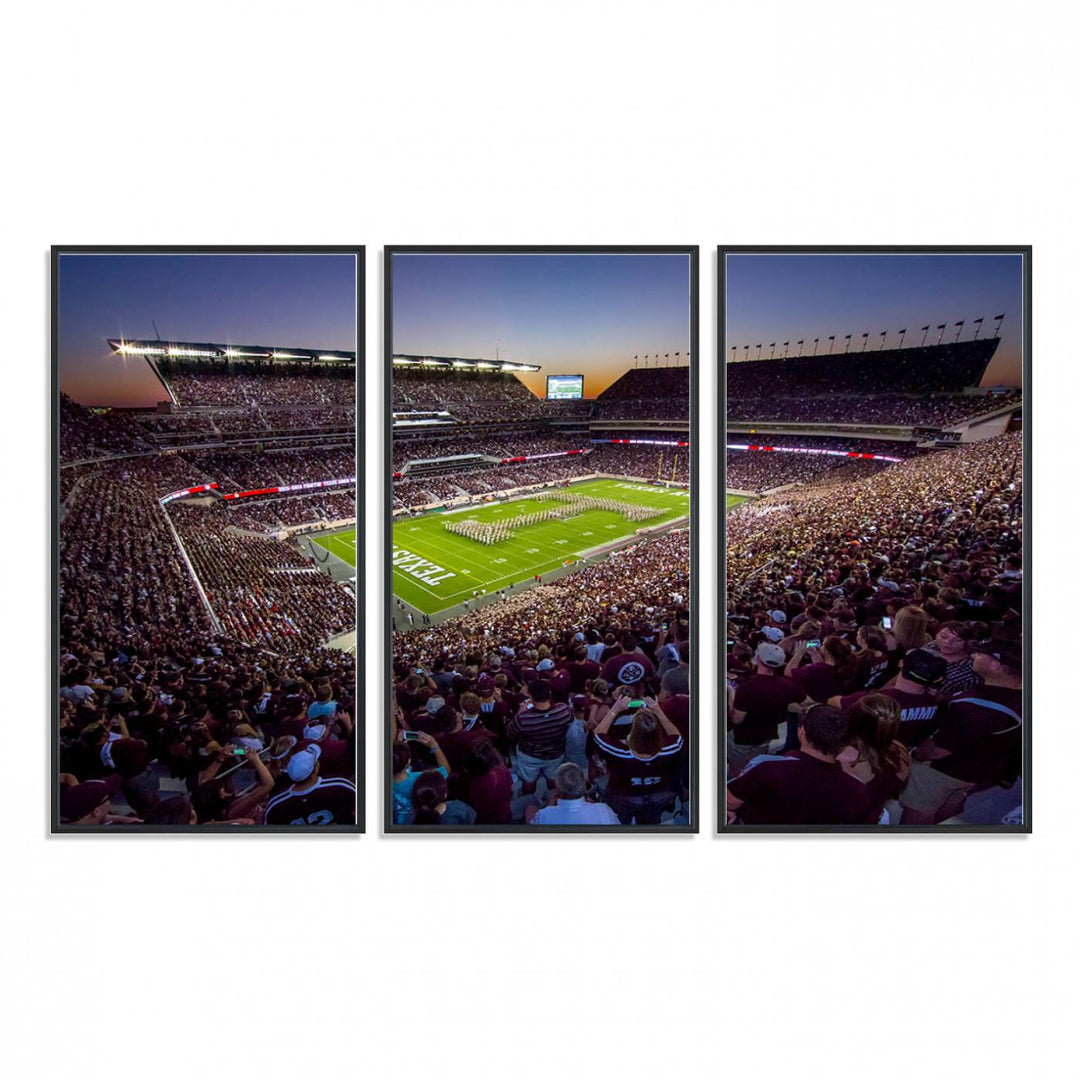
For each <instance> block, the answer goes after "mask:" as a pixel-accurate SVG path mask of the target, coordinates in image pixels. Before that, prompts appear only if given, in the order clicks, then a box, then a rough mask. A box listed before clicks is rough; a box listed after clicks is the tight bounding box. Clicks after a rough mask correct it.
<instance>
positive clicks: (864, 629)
mask: <svg viewBox="0 0 1080 1080" xmlns="http://www.w3.org/2000/svg"><path fill="white" fill-rule="evenodd" d="M855 643H856V645H857V646H858V648H857V649H856V650H855V664H856V667H857V669H858V671H857V674H856V676H855V685H856V686H857V687H858V688H859V689H860V690H873V689H875V688H876V687H878V686H880V685H881V683H882V682H884V681H885V678H886V673H887V672H888V670H889V655H888V653H887V651H886V650H887V648H888V644H889V639H888V638H887V637H886V635H885V631H884V630H882V628H881V627H880V626H860V627H859V630H858V633H857V634H856V635H855Z"/></svg>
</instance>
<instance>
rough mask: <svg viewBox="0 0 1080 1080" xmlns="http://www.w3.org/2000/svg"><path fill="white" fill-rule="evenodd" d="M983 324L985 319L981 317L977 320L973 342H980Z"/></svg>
mask: <svg viewBox="0 0 1080 1080" xmlns="http://www.w3.org/2000/svg"><path fill="white" fill-rule="evenodd" d="M982 322H983V317H982V316H981V315H980V316H979V317H978V318H977V319H976V320H975V336H974V337H973V338H972V339H971V340H972V341H978V340H979V331H980V330H981V329H982Z"/></svg>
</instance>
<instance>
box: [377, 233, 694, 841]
mask: <svg viewBox="0 0 1080 1080" xmlns="http://www.w3.org/2000/svg"><path fill="white" fill-rule="evenodd" d="M417 254H431V255H684V256H687V257H688V258H689V260H690V266H689V270H690V273H689V291H690V296H689V318H690V356H691V364H690V581H691V588H690V599H691V607H690V638H691V641H696V640H697V635H698V620H699V618H700V613H699V611H698V607H699V603H698V601H699V591H698V548H699V541H698V519H699V517H700V512H699V506H700V502H699V499H698V480H699V472H698V469H699V460H698V451H697V435H698V378H699V372H700V363H701V360H700V356H699V341H700V335H699V331H698V321H699V302H700V289H699V247H698V245H696V244H694V245H671V246H666V245H513V244H510V245H497V244H496V245H484V244H476V245H453V244H448V245H440V244H431V245H417V244H391V245H387V246H386V247H385V248H384V249H383V305H384V306H383V453H384V460H383V481H382V482H383V484H384V489H383V558H382V570H383V598H384V609H385V610H384V623H383V641H384V643H385V647H386V654H385V657H384V663H383V676H382V677H383V688H384V692H383V703H384V704H383V709H384V719H383V723H382V724H381V725H380V733H381V736H382V740H383V744H384V746H383V752H382V754H381V760H382V777H381V783H382V787H383V825H382V827H383V832H384V833H385V834H387V835H391V836H395V837H397V836H423V835H431V834H433V833H434V834H457V835H463V836H469V835H498V836H505V835H520V834H523V833H524V834H528V835H532V836H540V835H568V834H569V835H575V836H576V835H582V836H597V835H603V836H647V835H664V836H676V835H684V836H685V835H692V834H695V833H697V832H698V831H699V830H700V820H701V780H700V776H699V747H698V740H699V725H698V718H699V710H700V702H699V690H698V684H699V677H698V669H699V668H700V666H701V662H700V659H698V658H695V660H694V662H693V663H692V665H691V668H690V784H691V798H690V813H689V818H690V820H689V822H688V823H687V824H685V825H618V826H616V825H609V826H577V825H545V826H543V827H542V828H541V827H535V828H534V827H533V826H532V825H527V824H511V825H466V826H448V825H397V824H395V823H394V812H393V810H394V808H393V790H392V787H393V785H392V776H393V768H392V753H393V746H392V740H391V738H390V731H391V720H392V711H393V709H392V705H393V697H394V686H393V675H392V665H393V630H392V622H391V619H392V612H393V573H392V569H391V562H390V556H391V548H392V546H393V481H392V479H391V478H390V472H391V463H392V460H393V422H392V421H393V396H392V395H393V385H392V381H393V352H394V335H393V312H394V296H393V259H394V256H395V255H417Z"/></svg>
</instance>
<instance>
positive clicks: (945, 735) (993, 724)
mask: <svg viewBox="0 0 1080 1080" xmlns="http://www.w3.org/2000/svg"><path fill="white" fill-rule="evenodd" d="M972 664H973V668H974V671H975V673H976V674H977V675H979V677H980V678H981V679H982V680H983V683H982V684H981V685H979V686H975V687H972V688H970V689H968V690H965V691H963V692H961V693H959V694H956V695H955V696H953V697H952V698H950V699H949V701H948V702H947V703H946V705H945V708H944V710H943V715H942V717H941V724H940V726H939V727H938V729H937V731H935V732H934V734H933V736H932V737H930V738H928V739H926V740H925V741H924V742H923V743H922V744H921V745H920V746H919V748H918V749H917V750H916V751H915V753H914V754H913V757H914V761H913V762H912V767H911V775H910V776H909V777H908V782H907V784H906V785H905V786H904V790H903V791H902V792H901V793H900V802H901V805H902V806H903V807H904V814H903V817H902V818H901V820H902V821H903V823H904V824H905V825H907V824H911V825H929V824H935V823H936V822H939V821H944V820H945V819H946V818H948V817H952V816H953V815H955V814H957V813H959V812H960V811H961V810H962V809H963V806H964V802H965V801H966V799H967V796H968V795H969V794H970V793H971V792H972V791H974V790H976V789H977V788H981V787H989V786H991V785H993V784H1011V783H1013V782H1014V781H1015V779H1016V776H1017V775H1018V773H1019V769H1020V761H1021V754H1022V738H1021V737H1022V733H1023V710H1024V704H1023V702H1024V695H1023V685H1024V683H1023V665H1024V660H1023V646H1022V643H1021V642H1019V641H1014V640H1006V641H987V642H981V643H979V644H978V645H975V646H973V647H972Z"/></svg>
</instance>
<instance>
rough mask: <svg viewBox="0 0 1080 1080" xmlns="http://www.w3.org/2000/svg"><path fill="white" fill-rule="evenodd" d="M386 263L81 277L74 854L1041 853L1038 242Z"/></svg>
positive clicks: (122, 255) (213, 253) (89, 260)
mask: <svg viewBox="0 0 1080 1080" xmlns="http://www.w3.org/2000/svg"><path fill="white" fill-rule="evenodd" d="M383 258H384V266H383V273H382V277H381V280H380V282H379V290H378V292H379V300H380V302H381V303H382V304H383V310H382V328H381V329H382V337H381V341H382V355H381V356H375V355H372V354H371V353H370V351H366V350H365V335H366V333H368V332H372V335H373V336H372V337H371V338H370V340H376V339H378V334H377V333H374V331H375V330H376V329H377V328H376V327H372V326H371V325H370V324H369V323H368V322H367V321H366V320H365V305H364V296H365V266H364V264H365V250H364V249H363V248H360V247H351V248H350V247H335V248H327V247H312V248H165V247H163V248H146V249H142V248H108V247H105V248H76V247H58V248H55V249H54V251H53V280H52V308H53V409H54V412H53V432H52V435H53V455H54V458H53V465H54V468H53V480H54V492H53V494H54V552H53V581H52V600H53V615H54V625H53V634H54V636H53V653H54V655H53V685H52V686H51V687H50V690H49V696H50V699H51V701H52V704H53V713H52V732H51V735H52V745H53V759H52V777H51V806H52V826H53V830H54V831H57V832H75V833H110V834H114V835H118V834H123V833H125V832H127V833H134V832H148V831H149V832H162V833H181V832H183V833H191V832H198V831H206V832H215V831H217V832H230V833H234V834H242V833H245V832H246V833H252V832H255V833H258V832H274V831H282V832H296V831H297V830H304V829H311V828H314V829H316V830H317V831H321V832H362V831H364V827H365V819H364V805H365V795H366V793H369V792H370V793H371V794H373V795H374V796H376V798H375V801H374V802H373V803H371V804H370V805H373V806H374V805H377V806H379V808H380V810H379V814H378V820H377V821H375V822H373V823H372V825H371V827H372V828H374V829H377V830H379V831H384V832H386V833H391V834H394V835H412V834H424V835H427V834H442V833H463V834H472V833H517V834H521V835H541V834H544V833H560V832H562V833H576V834H593V833H607V834H611V833H615V832H619V833H624V834H637V833H642V834H645V833H660V834H664V833H672V834H674V833H678V832H697V831H699V830H700V829H701V826H702V823H703V820H704V824H705V826H706V828H713V827H715V829H716V830H717V831H718V832H720V833H722V834H723V835H724V837H728V836H735V835H751V834H754V833H757V832H777V831H779V832H805V831H812V832H822V831H864V832H867V833H871V834H873V835H880V836H888V835H896V834H900V833H904V832H910V831H922V832H937V833H941V834H948V833H950V832H952V833H955V832H958V831H980V832H994V831H1004V832H1025V831H1030V829H1031V812H1030V808H1031V790H1030V747H1031V735H1030V724H1031V719H1030V708H1029V706H1028V702H1029V700H1030V685H1029V672H1030V633H1029V632H1027V628H1028V624H1029V621H1030V615H1029V603H1028V591H1027V584H1028V581H1029V577H1030V574H1029V566H1028V558H1027V553H1028V546H1027V543H1026V539H1027V540H1028V541H1029V539H1030V537H1029V520H1028V519H1029V513H1028V505H1029V503H1028V500H1029V487H1030V485H1028V486H1027V487H1025V476H1026V473H1027V471H1028V470H1027V463H1028V458H1027V444H1026V440H1025V425H1024V402H1025V395H1027V394H1029V392H1030V385H1029V384H1030V372H1031V327H1030V311H1031V296H1030V282H1031V265H1030V264H1031V252H1030V249H1029V248H1023V247H1008V246H1006V247H998V248H937V249H926V248H919V249H916V248H869V247H868V248H814V249H805V248H746V247H743V248H721V249H720V250H719V253H718V260H717V264H716V266H717V270H718V272H717V274H716V275H715V276H712V275H710V281H709V283H708V284H707V285H706V289H707V297H706V301H705V302H706V303H707V304H711V302H712V299H713V297H714V296H715V301H716V304H717V313H718V331H719V332H718V336H717V340H716V341H715V342H712V341H705V342H703V341H702V340H700V339H699V333H698V326H699V321H700V311H699V303H700V297H699V293H700V287H701V282H700V280H699V277H700V275H699V252H698V248H697V247H680V246H671V247H576V248H575V247H559V248H556V247H505V248H503V247H486V248H485V247H453V248H450V247H440V246H429V247H387V248H385V249H384V251H383ZM705 371H708V372H709V373H711V377H712V378H714V379H715V380H716V386H717V394H716V396H715V397H713V396H712V395H709V396H708V399H706V398H704V397H702V395H701V394H700V392H699V390H700V385H701V377H702V373H703V372H705ZM380 377H381V379H382V388H383V393H382V395H381V397H380V396H378V395H369V397H368V398H367V400H365V395H364V386H365V382H366V381H367V379H369V378H370V379H371V380H372V383H373V384H374V383H377V382H378V379H379V378H380ZM703 424H704V425H707V426H708V430H710V431H716V432H717V433H718V437H717V441H716V443H714V444H713V445H714V446H715V447H716V452H717V454H718V460H717V461H716V462H715V465H716V471H715V474H713V473H712V472H711V470H710V475H716V476H717V477H718V479H719V485H718V486H717V488H716V489H715V490H704V489H703V488H702V486H701V481H700V476H701V473H700V471H699V468H700V465H701V459H700V447H699V443H698V436H699V432H700V431H701V429H702V425H703ZM368 427H374V428H376V429H378V430H380V431H381V432H382V433H383V447H384V452H383V454H382V455H381V456H378V457H376V458H375V459H374V460H371V459H370V455H368V457H367V458H365V455H364V453H363V450H362V447H363V439H362V437H360V436H361V434H362V432H363V431H364V430H365V428H368ZM720 435H722V436H723V443H722V444H721V443H720V439H719V436H720ZM721 487H722V489H723V490H722V492H721V490H720V488H721ZM368 491H371V492H372V493H373V494H374V495H375V496H376V498H375V502H374V503H373V504H371V505H379V506H380V510H381V513H380V517H381V522H380V521H371V520H370V515H369V520H368V521H367V522H365V517H364V509H363V507H364V501H365V494H366V492H368ZM721 500H722V501H721ZM380 525H381V528H380ZM371 530H374V531H375V534H376V535H377V536H379V537H380V547H381V560H380V562H377V563H376V564H375V565H366V564H365V559H364V556H363V546H364V545H363V539H364V536H365V534H366V533H367V532H369V531H371ZM714 543H715V545H716V546H715V547H713V546H712V545H713V544H714ZM702 552H707V554H706V556H705V557H706V558H707V559H708V560H709V565H710V566H713V565H715V567H716V571H717V572H716V574H715V575H712V574H710V575H707V577H708V580H709V582H710V585H709V589H708V590H707V589H705V588H704V587H703V585H702V580H701V579H702V575H701V574H700V570H701V566H702V561H701V554H702ZM369 561H370V560H369ZM380 581H381V586H380ZM713 583H715V584H713ZM371 605H377V606H378V609H379V611H380V613H381V621H382V632H381V634H379V635H378V636H377V637H376V638H375V639H374V640H372V639H371V638H370V635H369V636H368V640H365V636H364V629H363V628H364V614H365V612H366V611H367V610H369V608H370V607H371ZM713 633H715V634H717V635H718V637H717V640H716V649H715V651H713V650H712V648H711V647H709V648H707V649H706V651H705V652H702V650H701V648H700V646H701V643H702V639H703V637H704V639H705V641H706V643H708V642H710V641H711V640H712V639H711V635H712V634H713ZM706 734H707V737H706V738H705V741H706V744H707V740H708V738H714V739H715V746H716V750H717V753H716V755H715V757H714V756H713V755H711V754H710V755H709V756H708V757H705V756H703V755H701V754H700V745H701V742H702V741H703V736H706ZM365 744H366V745H368V746H369V747H370V748H371V751H370V753H369V754H367V755H365V752H364V748H365ZM365 762H366V767H365ZM713 798H715V800H716V802H715V804H714V803H713V801H712V800H713ZM714 805H715V807H716V814H717V819H716V821H715V823H714V822H713V821H712V820H711V819H712V812H713V811H712V808H713V806H714Z"/></svg>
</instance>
